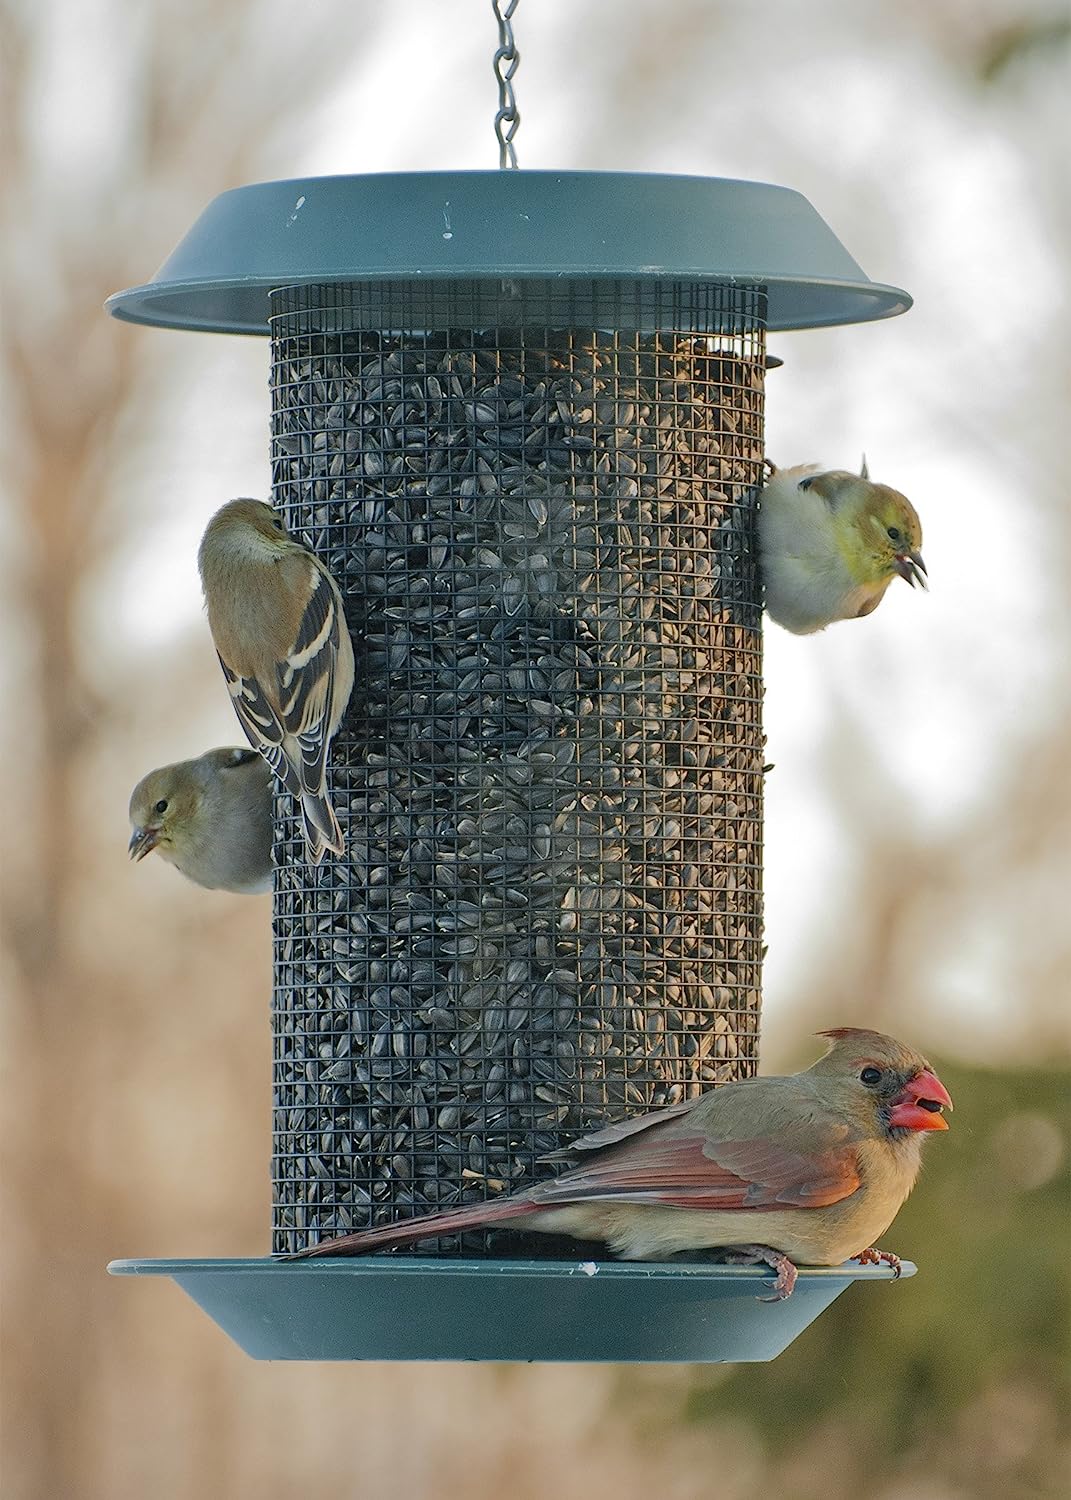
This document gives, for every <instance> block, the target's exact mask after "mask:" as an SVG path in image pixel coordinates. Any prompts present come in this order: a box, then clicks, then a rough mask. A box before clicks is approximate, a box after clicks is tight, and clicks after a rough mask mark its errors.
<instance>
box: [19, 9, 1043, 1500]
mask: <svg viewBox="0 0 1071 1500" xmlns="http://www.w3.org/2000/svg"><path fill="white" fill-rule="evenodd" d="M516 29H517V37H518V43H519V46H520V49H521V54H522V62H521V67H520V71H519V73H518V75H517V79H516V86H517V91H518V98H519V103H520V107H521V112H522V115H523V124H522V127H521V130H520V133H519V135H518V138H517V145H518V150H519V156H520V161H521V165H522V166H524V167H542V168H555V167H572V168H596V169H634V170H644V171H658V172H693V173H700V174H710V175H715V176H729V177H743V178H756V179H760V180H766V181H771V182H777V183H781V184H784V185H786V186H790V187H793V188H796V189H798V190H800V191H801V192H803V193H804V194H805V195H806V196H807V197H809V198H810V199H811V201H812V202H813V204H814V205H815V207H816V208H817V209H818V210H819V212H820V213H821V214H823V216H824V217H825V218H826V219H827V220H828V221H829V223H830V224H831V225H832V227H833V229H834V230H835V232H836V233H837V234H838V235H839V236H840V237H841V239H842V240H843V241H844V243H845V244H846V246H847V247H848V249H849V250H850V251H851V253H852V254H853V255H854V256H855V257H856V258H857V259H858V260H859V262H860V263H861V264H862V266H863V267H864V268H865V270H866V271H867V273H868V274H869V275H870V276H871V277H872V278H874V279H875V280H879V281H889V282H893V283H895V284H898V285H901V286H904V287H906V288H907V289H908V290H909V291H910V292H911V293H912V294H913V295H914V297H915V299H916V305H915V308H914V310H913V311H912V312H911V313H909V314H908V315H907V316H906V317H904V318H901V319H898V320H895V321H893V322H889V323H881V324H875V325H869V326H863V327H858V328H848V329H833V330H828V331H824V332H812V333H804V334H795V335H781V336H779V337H776V338H774V339H773V340H772V341H771V345H772V352H774V353H776V354H778V355H780V356H781V357H782V358H783V359H784V360H785V365H784V368H783V369H780V370H776V371H774V372H772V373H771V375H770V378H769V383H768V451H769V453H770V455H771V457H772V458H773V459H774V460H775V461H776V462H777V463H789V464H791V463H796V462H802V461H808V460H814V461H818V462H821V463H823V464H825V465H827V466H830V467H833V466H838V467H853V466H855V465H857V464H858V460H859V456H860V454H861V453H862V452H863V451H864V450H865V451H866V454H867V457H868V460H869V463H870V469H871V472H872V473H873V474H874V475H875V477H876V478H878V479H880V480H884V481H886V482H888V483H891V484H893V485H894V486H896V487H897V488H899V489H902V490H904V491H905V492H906V493H907V494H908V495H910V496H911V498H912V499H913V500H914V502H915V504H916V505H917V507H918V509H919V511H920V512H921V514H922V517H923V522H924V527H925V555H926V559H927V563H928V565H929V569H930V578H931V583H932V592H931V593H930V594H928V595H925V596H920V595H919V594H917V593H915V594H912V593H910V592H909V591H908V590H907V589H905V588H901V587H899V586H895V587H893V588H892V590H891V591H890V593H889V596H888V598H887V600H886V602H885V603H884V604H883V606H882V608H881V610H880V611H879V612H878V613H877V614H876V615H875V616H874V617H873V618H872V619H870V620H868V621H867V622H865V623H863V624H860V625H858V626H856V625H852V626H843V627H839V628H834V629H833V630H831V631H829V632H828V633H827V634H826V635H823V636H819V637H816V638H811V639H796V638H793V637H790V636H787V635H785V634H783V633H779V632H777V631H776V630H775V629H773V628H771V629H770V631H769V632H768V635H767V661H768V680H767V687H768V691H767V723H768V732H769V741H770V743H769V756H768V758H769V760H770V761H772V762H774V764H775V767H776V769H775V771H774V772H773V773H772V774H771V776H770V777H769V778H768V805H767V829H768V856H767V858H768V864H767V901H768V906H767V915H768V941H769V944H770V953H769V961H768V968H767V987H766V1008H765V1017H764V1028H763V1047H764V1052H763V1057H764V1068H765V1069H766V1070H767V1071H770V1070H779V1069H782V1068H784V1067H794V1066H800V1065H804V1064H806V1063H807V1062H808V1061H810V1060H811V1058H812V1057H813V1056H814V1055H815V1051H816V1044H815V1043H813V1041H812V1040H811V1039H810V1033H811V1032H812V1031H814V1030H815V1029H816V1028H817V1027H818V1026H821V1025H833V1024H843V1023H845V1022H853V1021H854V1022H859V1021H866V1022H869V1023H871V1024H876V1025H879V1026H883V1027H884V1028H885V1029H888V1030H891V1031H893V1032H894V1033H895V1034H897V1035H900V1036H902V1037H904V1038H905V1039H906V1040H909V1041H911V1042H912V1043H914V1044H916V1045H918V1046H919V1047H921V1048H922V1049H924V1050H925V1051H927V1052H928V1053H929V1054H930V1056H931V1057H932V1058H933V1059H934V1060H935V1061H937V1062H938V1064H939V1067H940V1071H941V1074H942V1076H943V1077H944V1079H945V1081H946V1083H947V1084H948V1086H949V1088H950V1090H951V1092H952V1094H953V1096H954V1097H955V1099H956V1104H957V1111H956V1115H955V1118H954V1120H953V1125H952V1129H951V1131H950V1132H949V1134H948V1135H947V1136H943V1137H941V1138H940V1139H938V1140H936V1141H935V1142H932V1143H931V1148H930V1150H929V1151H928V1153H927V1157H928V1160H927V1165H926V1171H925V1174H924V1178H923V1181H922V1184H921V1185H920V1187H919V1189H918V1191H917V1193H916V1195H915V1197H914V1198H913V1199H912V1201H911V1202H910V1204H909V1205H908V1207H907V1209H906V1210H905V1211H904V1212H903V1214H902V1215H901V1217H900V1219H899V1220H898V1222H897V1225H896V1228H895V1230H894V1232H893V1233H892V1234H891V1235H890V1236H888V1237H887V1244H888V1246H889V1247H891V1248H894V1249H896V1250H898V1251H899V1252H900V1253H901V1254H903V1255H905V1256H910V1257H911V1258H912V1259H915V1260H917V1261H918V1262H919V1263H920V1265H921V1268H922V1269H921V1272H920V1275H919V1276H918V1277H917V1278H916V1279H915V1280H914V1281H912V1282H910V1283H904V1284H901V1285H900V1286H897V1287H892V1286H880V1287H865V1288H864V1287H857V1288H854V1289H853V1290H850V1291H849V1292H847V1293H846V1294H845V1295H844V1296H843V1297H842V1298H841V1299H840V1301H838V1302H837V1303H836V1304H835V1306H834V1308H833V1309H832V1310H831V1311H830V1312H828V1313H827V1314H826V1315H825V1316H824V1317H823V1318H822V1319H821V1320H820V1321H819V1322H818V1323H817V1324H815V1325H814V1327H813V1328H812V1329H811V1330H809V1331H808V1332H807V1333H806V1334H805V1335H804V1336H803V1337H802V1338H801V1339H800V1341H799V1342H798V1343H797V1344H796V1345H795V1346H794V1347H793V1348H792V1349H791V1350H790V1351H789V1352H788V1353H787V1354H786V1355H785V1356H783V1357H782V1358H781V1359H780V1360H779V1361H777V1362H776V1363H774V1364H772V1365H768V1366H741V1367H737V1368H734V1369H719V1368H701V1367H684V1366H682V1367H662V1368H643V1367H633V1368H620V1369H615V1368H603V1367H580V1366H577V1367H562V1368H554V1367H538V1366H515V1367H514V1366H509V1367H494V1366H488V1367H478V1366H472V1367H469V1366H463V1367H462V1366H455V1367H436V1366H432V1365H422V1366H386V1365H367V1366H361V1365H353V1366H337V1367H335V1366H315V1365H308V1366H303V1365H294V1366H288V1365H258V1364H255V1363H253V1362H251V1361H249V1360H247V1359H246V1358H245V1357H244V1356H243V1355H242V1354H240V1353H239V1351H238V1350H237V1349H236V1348H235V1347H233V1346H232V1345H230V1344H229V1343H228V1342H227V1340H226V1339H225V1338H224V1336H223V1335H222V1334H221V1333H220V1332H219V1331H218V1330H217V1329H216V1328H215V1327H214V1326H213V1325H212V1324H211V1323H210V1322H209V1321H208V1320H207V1319H206V1318H205V1317H204V1316H203V1315H202V1314H201V1313H199V1312H198V1311H197V1310H196V1309H195V1308H194V1306H193V1304H192V1303H189V1302H187V1301H186V1300H185V1298H184V1297H183V1296H182V1294H181V1293H180V1292H179V1291H178V1290H177V1289H175V1288H174V1287H172V1286H171V1285H170V1284H169V1283H161V1282H156V1281H154V1282H149V1283H145V1284H135V1283H131V1282H117V1281H114V1280H109V1278H107V1277H106V1276H105V1274H104V1265H105V1263H106V1262H107V1261H108V1259H109V1258H112V1257H116V1256H133V1255H258V1254H263V1253H265V1251H266V1250H267V1246H268V1222H269V1204H268V1196H269V1187H268V1161H269V1151H270V1142H269V1071H270V1046H269V1040H270V1038H269V1027H268V991H269V984H270V953H269V915H270V911H269V907H270V903H269V901H268V899H267V898H255V899H243V898H236V897H230V896H226V895H221V894H214V893H208V892H202V891H199V890H197V889H196V888H194V887H193V886H190V885H188V884H186V883H185V882H183V881H182V880H181V879H180V878H179V876H178V875H177V874H176V873H175V872H174V871H173V870H171V869H169V868H168V867H166V866H165V865H164V864H163V863H162V862H161V861H159V860H149V861H148V862H146V863H145V864H141V865H138V866H130V865H129V864H128V862H127V859H126V842H127V837H128V829H127V822H126V804H127V798H128V796H129V793H130V789H131V787H132V786H133V784H134V782H135V781H136V780H137V779H138V778H139V777H140V776H141V775H142V774H143V772H144V771H145V770H147V769H148V768H149V767H151V766H154V765H157V764H160V763H162V762H165V761H170V760H174V759H178V758H182V757H185V756H187V755H193V754H196V753H198V752H200V751H201V750H202V749H204V748H205V747H206V746H209V745H213V744H219V743H233V742H235V741H236V739H237V738H238V737H239V736H238V735H237V733H236V725H235V723H234V720H233V717H232V714H231V710H230V708H229V706H228V704H227V701H226V697H225V694H224V693H223V691H222V684H221V682H220V678H219V673H218V668H217V666H216V663H215V661H214V657H213V651H212V647H211V644H210V641H209V638H208V633H207V627H206V624H205V621H204V618H203V615H202V611H201V603H200V594H199V588H198V582H197V576H196V566H195V551H196V546H197V542H198V539H199V537H200V534H201V531H202V530H203V527H204V525H205V522H206V520H207V518H208V516H209V515H210V513H211V512H212V511H213V510H214V509H215V508H216V507H217V506H218V505H219V504H220V503H221V502H222V500H223V499H225V498H227V497H229V496H231V495H235V494H260V495H262V494H265V493H266V492H267V489H268V482H269V472H268V462H267V451H268V443H267V437H268V421H267V418H268V393H267V388H266V380H267V367H268V365H267V361H268V350H267V343H266V341H261V340H256V339H248V340H243V339H238V338H220V337H213V338H209V337H207V336H200V335H192V334H179V333H166V332H159V331H152V330H145V329H138V328H132V327H125V326H123V325H121V324H119V323H117V322H115V321H113V320H111V319H109V318H107V317H106V316H105V315H104V314H103V313H102V311H101V303H102V302H103V300H104V298H105V297H106V296H107V295H108V294H109V293H110V292H112V291H115V290H117V289H119V288H122V287H125V286H130V285H133V284H136V283H138V282H142V281H145V280H147V279H148V278H149V276H150V275H151V274H152V272H153V270H154V269H155V267H156V266H157V265H158V264H159V263H160V262H161V261H162V260H163V259H164V257H165V256H166V255H167V254H168V253H169V252H170V250H171V249H172V248H173V246H174V245H175V243H176V242H177V241H178V239H179V238H180V237H181V236H182V235H183V234H184V233H185V231H186V229H187V228H188V227H189V225H190V224H191V223H192V221H193V219H194V218H195V216H196V215H197V214H198V213H199V212H200V210H201V209H202V208H203V207H204V206H205V204H206V203H207V202H208V200H209V199H210V198H211V197H212V196H213V195H214V194H216V193H218V192H220V191H222V190H224V189H225V188H229V187H233V186H237V185H238V184H240V183H243V182H249V181H255V180H257V179H263V178H272V177H286V176H293V175H300V174H302V173H332V172H375V171H386V170H399V169H407V168H408V169H420V168H425V169H435V168H449V167H454V168H466V167H493V166H494V165H495V164H496V160H497V156H496V153H495V149H494V143H493V138H492V133H491V119H492V115H493V112H494V108H495V90H494V80H493V76H492V72H491V55H492V52H493V49H494V46H495V43H496V32H495V27H494V22H493V17H492V14H491V9H490V4H489V3H486V0H408V3H407V4H406V5H404V6H401V5H390V4H387V3H385V0H378V3H373V0H319V3H318V4H316V5H315V6H305V7H301V8H299V9H298V10H295V8H294V7H293V6H292V5H290V4H287V3H285V0H145V3H144V4H142V5H140V6H137V7H133V6H131V5H129V4H124V3H122V0H84V3H82V4H79V5H78V6H72V5H71V4H69V3H66V0H0V48H2V57H3V62H2V66H3V68H4V72H5V75H6V76H5V78H4V82H3V88H2V91H0V122H2V136H0V152H2V162H3V172H2V180H0V214H2V233H0V265H2V270H3V279H4V292H5V295H4V299H3V345H2V363H0V370H2V378H3V382H4V392H3V402H2V408H0V409H2V413H3V417H2V422H3V441H4V453H3V465H2V468H0V490H2V506H3V512H2V514H3V532H2V535H3V546H2V551H0V598H2V599H3V601H4V604H5V606H6V610H7V613H6V617H5V640H6V643H7V645H6V649H5V651H4V652H3V654H2V656H0V679H2V691H3V695H4V696H3V701H4V702H5V703H6V704H7V710H6V712H5V713H4V714H3V715H2V728H0V733H2V734H3V737H4V740H5V746H4V748H5V760H4V764H5V766H6V767H7V799H6V800H7V804H8V807H9V812H8V814H7V816H6V817H5V819H4V836H3V872H2V880H3V885H2V897H3V906H2V935H3V992H4V1007H3V1019H2V1026H3V1033H2V1041H3V1057H4V1063H3V1066H4V1082H3V1104H2V1108H3V1128H2V1136H0V1140H2V1148H3V1195H4V1207H5V1212H4V1243H3V1271H4V1287H3V1291H4V1301H3V1325H2V1334H3V1364H2V1377H3V1387H4V1389H3V1414H4V1418H5V1421H4V1440H3V1452H2V1469H0V1476H2V1477H0V1489H2V1494H3V1496H4V1497H5V1500H105V1497H107V1500H135V1497H136V1500H144V1497H147V1496H150V1495H151V1496H153V1497H154V1500H187V1497H194V1496H196V1497H202V1496H210V1497H216V1496H221V1497H231V1496H236V1497H244V1496H246V1495H256V1496H258V1497H259V1500H276V1497H279V1500H282V1497H284V1496H290V1495H292V1494H294V1493H295V1492H300V1493H310V1492H311V1493H322V1492H326V1491H329V1492H330V1493H332V1494H336V1495H340V1496H351V1495H352V1496H357V1497H363V1496H370V1497H372V1496H374V1497H376V1500H393V1497H395V1496H399V1497H400V1496H418V1497H422V1500H425V1497H426V1500H453V1497H456V1496H461V1495H465V1496H467V1497H471V1500H482V1497H492V1496H495V1497H498V1496H500V1495H503V1494H508V1495H510V1496H511V1497H515V1500H528V1497H536V1496H542V1495H546V1494H547V1493H550V1492H552V1493H553V1494H554V1495H555V1496H556V1500H574V1497H576V1500H579V1497H584V1500H589V1497H591V1496H593V1495H602V1494H604V1493H605V1494H613V1495H614V1496H615V1497H616V1500H634V1497H635V1500H639V1497H641V1496H647V1495H648V1494H649V1493H650V1492H651V1491H653V1490H657V1492H658V1493H659V1494H660V1496H662V1497H664V1500H678V1497H679V1500H693V1497H705V1496H711V1497H715V1496H716V1497H717V1500H759V1497H766V1496H767V1495H769V1494H771V1493H780V1494H783V1495H788V1496H791V1497H800V1500H809V1497H811V1496H815V1497H818V1496H821V1497H822V1500H841V1497H845V1500H847V1497H849V1496H850V1497H852V1500H988V1497H994V1500H996V1497H998V1496H1000V1497H1002V1500H1008V1497H1012V1500H1019V1497H1047V1496H1056V1495H1057V1494H1064V1493H1066V1492H1067V1489H1066V1487H1067V1485H1068V1484H1069V1483H1071V1476H1069V1474H1068V1469H1067V1460H1068V1455H1069V1449H1071V1425H1069V1421H1068V1416H1069V1392H1068V1384H1069V1379H1068V1377H1069V1367H1068V1358H1067V1356H1068V1302H1069V1291H1068V1269H1067V1256H1066V1245H1067V1239H1068V1229H1069V1227H1071V1191H1069V1161H1068V1146H1069V1137H1071V1118H1069V1104H1068V1101H1069V1081H1071V1074H1069V1069H1068V1059H1069V1052H1071V1037H1069V1030H1068V1016H1069V1003H1068V997H1069V992H1071V922H1069V920H1068V892H1069V889H1071V673H1069V670H1068V665H1067V663H1068V658H1069V651H1071V590H1069V588H1068V584H1067V581H1068V578H1069V577H1071V503H1069V502H1071V497H1069V495H1068V484H1067V474H1068V472H1069V458H1071V455H1069V453H1068V429H1069V423H1068V419H1067V402H1068V395H1069V385H1071V381H1069V374H1071V372H1069V367H1068V359H1067V350H1068V332H1069V330H1068V320H1067V315H1066V307H1065V297H1066V291H1065V288H1066V266H1067V263H1068V252H1069V249H1071V243H1069V242H1071V195H1069V193H1068V187H1067V182H1066V179H1065V177H1064V175H1063V173H1064V167H1065V159H1066V139H1067V127H1068V123H1069V121H1068V114H1069V109H1068V102H1067V101H1068V91H1067V82H1068V68H1067V64H1068V39H1069V30H1071V23H1069V19H1068V12H1067V10H1066V8H1065V6H1064V5H1063V4H1062V3H1060V0H972V3H970V4H967V3H964V0H809V3H808V4H807V5H806V6H799V5H796V4H793V3H791V0H767V3H766V4H764V5H761V6H759V5H754V4H749V3H747V0H718V3H711V0H539V3H536V0H528V3H527V4H525V3H524V0H522V3H521V5H520V7H519V10H518V13H517V16H516Z"/></svg>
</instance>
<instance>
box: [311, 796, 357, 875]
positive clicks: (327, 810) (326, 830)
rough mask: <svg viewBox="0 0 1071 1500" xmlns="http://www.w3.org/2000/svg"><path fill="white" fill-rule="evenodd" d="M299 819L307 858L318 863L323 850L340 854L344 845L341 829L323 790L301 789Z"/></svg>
mask: <svg viewBox="0 0 1071 1500" xmlns="http://www.w3.org/2000/svg"><path fill="white" fill-rule="evenodd" d="M301 821H302V825H303V827H304V831H305V843H306V845H307V847H308V851H309V859H310V860H311V862H312V863H313V864H314V865H318V864H319V863H320V861H321V859H323V857H324V851H325V850H326V849H330V850H331V852H332V853H333V854H341V853H342V852H343V850H344V849H345V847H346V845H345V842H344V841H343V838H342V829H341V828H340V827H339V826H338V819H337V818H336V817H335V810H334V808H333V807H332V806H331V803H330V802H329V801H328V798H327V794H326V793H324V792H310V791H303V792H302V794H301Z"/></svg>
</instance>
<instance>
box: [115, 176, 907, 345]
mask: <svg viewBox="0 0 1071 1500" xmlns="http://www.w3.org/2000/svg"><path fill="white" fill-rule="evenodd" d="M623 279H624V280H628V281H632V282H640V283H649V284H652V285H654V286H657V285H659V284H665V283H669V282H675V283H688V284H692V285H699V286H702V285H708V284H723V285H746V286H763V287H765V288H766V289H767V293H768V317H767V327H768V328H769V329H771V330H773V331H779V330H784V329H795V328H819V327H827V326H830V325H833V324H839V323H863V322H867V321H870V320H872V319H877V318H888V317H893V316H895V315H896V314H897V313H901V312H906V310H907V309H908V308H909V307H910V306H911V298H910V297H909V296H908V294H907V293H906V292H904V291H901V290H900V289H899V288H898V287H893V286H884V285H882V284H880V283H878V282H873V281H870V280H868V278H867V277H866V275H865V274H864V273H863V271H862V269H861V268H860V267H859V266H858V265H857V264H856V262H855V261H854V260H853V259H852V257H851V256H850V255H849V254H848V252H847V251H846V250H845V248H844V246H843V245H842V244H841V243H840V241H839V240H838V239H837V237H836V235H835V234H833V232H832V230H831V229H830V228H829V226H828V225H827V224H826V223H825V221H824V220H823V219H822V218H820V217H819V215H818V214H817V213H816V212H815V210H814V209H813V208H812V207H811V205H810V204H809V203H808V202H807V200H806V198H804V197H802V196H801V195H800V194H799V193H796V192H793V191H792V190H791V189H789V188H782V187H773V186H771V185H770V184H768V183H762V182H736V181H732V180H727V179H723V178H710V177H669V176H655V175H651V174H647V173H642V172H517V171H506V172H503V171H496V172H391V173H383V174H382V175H377V176H366V177H307V178H294V179H291V180H288V181H283V182H261V183H254V184H252V185H251V186H248V187H241V188H234V189H232V190H231V191H230V192H226V193H221V194H220V195H219V197H218V198H215V199H213V201H212V202H211V203H210V204H209V205H208V207H207V208H206V209H205V211H204V213H203V214H202V215H201V217H200V218H199V219H198V220H197V222H196V223H195V224H194V226H193V228H192V229H191V230H190V232H189V233H188V234H187V235H186V237H185V239H184V240H182V242H181V243H180V244H179V246H178V247H177V249H176V250H174V251H173V253H172V254H171V255H170V256H169V257H168V259H167V260H166V261H165V262H164V264H163V266H162V267H161V268H160V270H159V271H158V272H157V274H156V276H155V277H154V278H153V279H152V281H150V282H148V283H147V284H146V285H144V286H137V287H130V288H129V289H128V290H126V291H123V292H117V293H116V294H115V295H114V296H113V297H110V298H109V299H108V302H107V307H108V310H109V312H111V313H112V314H114V316H115V317H117V318H123V319H125V320H127V321H128V322H131V323H148V324H153V325H155V326H157V327H161V328H188V329H202V330H204V331H206V332H211V333H257V334H267V333H268V331H269V327H268V318H269V294H270V293H271V291H272V290H273V289H276V288H279V287H283V286H294V285H302V284H312V283H317V282H339V281H368V282H398V283H402V282H404V283H410V284H411V283H413V282H421V281H429V282H431V281H434V282H437V283H449V284H451V285H456V284H459V283H460V284H468V285H470V286H475V287H477V288H479V289H480V291H481V298H480V305H481V308H482V309H484V310H487V311H489V312H490V313H491V314H492V315H494V314H495V313H496V309H497V310H498V311H499V312H500V313H501V314H502V320H503V321H505V322H508V310H509V303H510V300H511V298H515V297H516V286H515V284H516V283H517V282H531V283H536V282H541V281H542V282H544V283H553V284H554V286H555V288H556V289H561V290H564V289H567V290H568V291H569V293H570V310H571V312H572V314H573V315H574V317H575V319H576V321H577V322H578V323H583V322H584V321H585V317H584V312H585V297H588V296H590V300H591V307H590V312H591V314H592V316H591V318H590V321H592V322H593V323H597V322H598V316H597V314H598V310H599V308H600V307H604V306H605V305H606V304H605V301H604V299H603V297H602V296H600V292H599V288H600V287H603V288H605V286H606V284H607V283H610V282H614V281H620V280H623ZM558 295H559V296H560V290H559V292H558ZM496 298H497V301H496ZM499 304H500V305H499ZM400 305H401V304H400ZM404 305H405V306H406V308H407V309H409V310H410V312H411V310H412V306H413V304H412V300H411V297H409V298H407V299H406V300H405V304H404ZM525 305H526V308H527V310H528V312H529V313H530V312H531V311H532V307H533V302H532V300H531V299H530V298H526V302H525ZM535 305H538V300H537V301H536V304H535ZM388 307H389V302H388Z"/></svg>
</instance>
